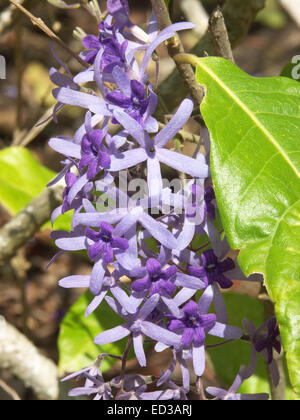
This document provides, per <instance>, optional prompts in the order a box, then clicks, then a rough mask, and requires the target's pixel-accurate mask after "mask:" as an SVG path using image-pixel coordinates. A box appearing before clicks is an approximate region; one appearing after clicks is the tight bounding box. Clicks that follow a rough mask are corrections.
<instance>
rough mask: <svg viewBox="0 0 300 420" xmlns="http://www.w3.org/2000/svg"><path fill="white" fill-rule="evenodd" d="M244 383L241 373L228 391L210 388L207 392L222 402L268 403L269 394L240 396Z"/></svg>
mask: <svg viewBox="0 0 300 420" xmlns="http://www.w3.org/2000/svg"><path fill="white" fill-rule="evenodd" d="M242 383H243V377H242V376H241V375H240V373H239V374H238V375H237V377H236V378H235V380H234V382H233V384H232V386H231V387H230V388H229V390H228V391H226V390H225V389H221V388H214V387H208V388H206V392H207V393H208V394H210V395H212V396H213V397H215V399H217V400H222V401H251V400H252V401H257V400H258V401H259V400H261V401H267V400H268V399H269V395H268V394H238V390H239V388H240V387H241V385H242Z"/></svg>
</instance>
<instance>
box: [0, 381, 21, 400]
mask: <svg viewBox="0 0 300 420" xmlns="http://www.w3.org/2000/svg"><path fill="white" fill-rule="evenodd" d="M0 387H1V388H2V389H3V390H4V391H5V392H6V393H7V394H8V395H9V396H10V397H11V398H12V399H13V400H14V401H21V398H20V397H19V395H18V393H17V392H16V391H15V390H14V389H12V388H11V387H10V386H9V385H7V383H6V382H4V381H3V380H2V379H1V378H0Z"/></svg>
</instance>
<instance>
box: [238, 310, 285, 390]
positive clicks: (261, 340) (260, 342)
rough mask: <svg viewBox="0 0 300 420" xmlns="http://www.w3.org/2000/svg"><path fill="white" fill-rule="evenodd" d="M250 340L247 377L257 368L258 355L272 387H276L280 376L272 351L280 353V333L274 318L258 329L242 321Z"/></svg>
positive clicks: (248, 322)
mask: <svg viewBox="0 0 300 420" xmlns="http://www.w3.org/2000/svg"><path fill="white" fill-rule="evenodd" d="M243 324H244V327H245V328H246V330H247V332H248V334H249V337H250V340H251V363H250V366H249V368H248V370H249V375H250V374H253V373H254V372H255V369H256V366H257V353H260V354H261V355H262V357H263V358H264V359H265V361H266V363H267V364H268V366H269V370H270V372H271V375H272V378H273V382H274V385H275V386H276V387H277V386H278V384H279V380H280V374H279V370H278V366H277V363H276V360H275V359H274V355H273V350H276V351H277V353H279V354H280V353H281V342H280V331H279V328H278V324H277V320H276V318H275V317H273V318H271V319H270V320H268V321H267V322H265V323H264V324H263V325H261V326H260V327H259V328H258V329H256V327H255V325H253V324H252V322H250V321H248V320H246V319H245V320H244V321H243Z"/></svg>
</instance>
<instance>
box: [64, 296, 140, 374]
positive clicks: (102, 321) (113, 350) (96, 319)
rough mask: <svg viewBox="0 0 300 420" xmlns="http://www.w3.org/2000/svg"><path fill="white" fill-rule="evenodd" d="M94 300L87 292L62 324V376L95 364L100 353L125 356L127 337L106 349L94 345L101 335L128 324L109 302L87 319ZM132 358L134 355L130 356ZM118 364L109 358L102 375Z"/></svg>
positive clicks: (103, 364)
mask: <svg viewBox="0 0 300 420" xmlns="http://www.w3.org/2000/svg"><path fill="white" fill-rule="evenodd" d="M92 299H93V296H92V295H91V293H90V292H86V293H84V294H83V295H82V296H81V297H80V298H79V299H78V300H77V302H76V303H75V304H74V305H73V306H72V307H71V308H70V310H69V311H68V313H67V315H66V316H65V318H64V319H63V321H62V323H61V329H60V333H59V338H58V348H59V371H60V374H61V375H63V374H65V373H68V372H75V371H77V370H80V369H82V368H84V367H87V366H89V365H91V364H93V363H94V361H95V360H96V359H97V357H98V356H99V354H100V353H110V354H113V355H115V356H120V355H122V354H123V351H124V349H125V345H126V342H127V340H126V338H125V339H123V340H121V341H117V342H116V343H111V344H106V345H104V346H98V345H96V344H94V339H95V337H96V336H97V335H98V334H100V333H101V332H102V331H105V330H108V329H110V328H114V327H116V326H118V325H121V324H124V320H122V319H121V318H120V317H119V316H118V315H116V314H115V313H114V312H113V310H112V309H111V308H110V307H109V306H108V304H107V303H106V302H105V301H103V302H102V303H101V306H100V307H99V308H98V309H97V310H96V311H95V312H94V313H93V314H92V315H90V316H89V317H88V318H86V317H85V316H84V313H85V310H86V307H87V306H88V305H89V303H90V302H91V300H92ZM132 356H133V354H132V352H131V353H130V357H132ZM115 361H116V360H115V359H112V358H109V357H106V358H104V360H103V363H102V365H101V370H102V372H105V371H107V370H108V369H109V368H110V367H111V366H112V365H113V364H114V363H115Z"/></svg>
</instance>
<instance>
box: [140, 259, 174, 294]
mask: <svg viewBox="0 0 300 420" xmlns="http://www.w3.org/2000/svg"><path fill="white" fill-rule="evenodd" d="M177 271H178V270H177V268H176V267H175V266H171V267H169V268H167V269H166V270H163V269H162V266H161V264H160V263H159V261H157V260H156V259H154V258H151V259H150V260H148V261H147V263H146V272H147V275H146V277H144V278H142V279H139V280H135V281H134V282H133V283H132V289H133V290H134V291H135V292H144V291H149V292H150V294H149V296H152V295H155V294H156V293H158V294H159V295H161V294H165V293H166V294H167V295H169V296H171V295H173V294H174V293H175V291H176V286H175V284H174V277H175V276H176V274H177ZM172 280H173V281H172Z"/></svg>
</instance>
